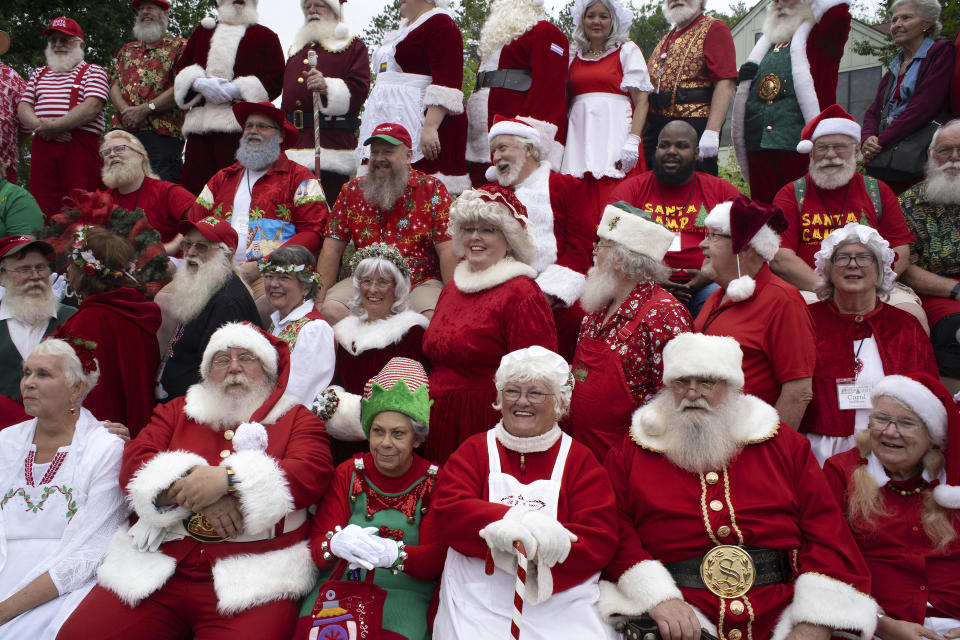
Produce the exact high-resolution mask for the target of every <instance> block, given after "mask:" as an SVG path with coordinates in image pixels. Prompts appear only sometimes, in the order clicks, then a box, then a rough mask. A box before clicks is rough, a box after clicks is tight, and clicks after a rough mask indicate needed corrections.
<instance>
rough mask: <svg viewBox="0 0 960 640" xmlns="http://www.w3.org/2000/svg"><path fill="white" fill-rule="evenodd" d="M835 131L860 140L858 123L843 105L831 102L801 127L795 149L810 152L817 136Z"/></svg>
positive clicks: (834, 132) (827, 134)
mask: <svg viewBox="0 0 960 640" xmlns="http://www.w3.org/2000/svg"><path fill="white" fill-rule="evenodd" d="M836 133H839V134H843V135H845V136H850V137H851V138H853V139H854V140H856V141H857V142H860V125H859V124H857V121H856V120H854V118H853V116H852V115H850V114H849V113H847V112H846V110H845V109H844V108H843V107H841V106H840V105H838V104H832V105H830V106H829V107H827V108H826V109H824V110H823V111H821V112H820V113H819V114H817V116H816V117H815V118H814V119H813V120H811V121H810V122H808V123H807V124H806V125H805V126H804V127H803V131H801V132H800V142H799V143H798V144H797V151H799V152H800V153H810V151H812V150H813V142H814V141H815V140H816V139H817V138H819V137H820V136H829V135H832V134H836Z"/></svg>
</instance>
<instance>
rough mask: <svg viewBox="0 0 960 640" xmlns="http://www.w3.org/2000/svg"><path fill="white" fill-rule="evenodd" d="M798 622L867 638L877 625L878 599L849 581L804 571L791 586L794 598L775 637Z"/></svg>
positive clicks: (866, 639)
mask: <svg viewBox="0 0 960 640" xmlns="http://www.w3.org/2000/svg"><path fill="white" fill-rule="evenodd" d="M801 622H807V623H810V624H816V625H822V626H824V627H829V628H831V629H834V630H837V631H847V632H853V633H856V634H857V637H858V638H861V640H869V638H871V637H873V632H874V630H875V629H876V626H877V603H876V602H875V601H874V599H873V598H871V597H870V596H869V595H867V594H865V593H862V592H860V591H858V590H856V589H854V588H853V587H851V586H850V585H848V584H846V583H844V582H840V581H839V580H836V579H834V578H831V577H829V576H825V575H823V574H820V573H803V574H801V575H800V577H798V578H797V581H796V583H794V587H793V602H791V603H790V606H788V607H787V608H786V609H784V610H783V613H782V614H781V616H780V620H779V622H777V626H776V628H775V629H774V631H773V638H774V640H782V639H783V638H786V637H787V636H788V635H790V632H791V631H793V629H794V627H796V626H797V625H798V624H800V623H801Z"/></svg>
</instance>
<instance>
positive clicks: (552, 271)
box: [537, 264, 586, 307]
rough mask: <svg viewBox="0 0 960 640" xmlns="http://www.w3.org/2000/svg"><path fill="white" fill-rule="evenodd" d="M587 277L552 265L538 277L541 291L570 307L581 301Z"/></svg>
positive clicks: (567, 268)
mask: <svg viewBox="0 0 960 640" xmlns="http://www.w3.org/2000/svg"><path fill="white" fill-rule="evenodd" d="M584 282H586V276H584V275H583V274H582V273H579V272H577V271H574V270H573V269H570V268H569V267H561V266H560V265H558V264H552V265H550V266H549V267H547V268H546V269H544V270H543V271H542V272H541V273H540V275H538V276H537V284H538V285H539V286H540V289H541V291H543V292H544V293H548V294H550V295H552V296H554V297H557V298H559V299H561V300H563V302H564V304H566V305H567V306H568V307H569V306H570V305H572V304H573V303H574V302H576V301H577V300H579V299H580V296H581V295H582V294H583V283H584Z"/></svg>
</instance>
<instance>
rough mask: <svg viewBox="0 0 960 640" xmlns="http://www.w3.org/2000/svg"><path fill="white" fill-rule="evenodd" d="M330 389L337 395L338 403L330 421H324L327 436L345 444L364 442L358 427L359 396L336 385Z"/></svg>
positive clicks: (361, 429)
mask: <svg viewBox="0 0 960 640" xmlns="http://www.w3.org/2000/svg"><path fill="white" fill-rule="evenodd" d="M330 388H331V389H333V391H334V392H335V393H336V394H337V398H338V399H339V400H340V403H339V404H338V405H337V410H336V411H335V412H334V414H333V415H332V416H330V419H329V420H326V421H324V424H326V425H327V434H329V435H330V436H331V437H333V438H336V439H337V440H345V441H347V442H360V441H362V440H366V439H367V438H366V436H364V435H363V427H362V426H361V425H360V396H359V395H358V394H356V393H348V392H347V391H346V390H345V389H344V388H343V387H340V386H337V385H333V386H332V387H330Z"/></svg>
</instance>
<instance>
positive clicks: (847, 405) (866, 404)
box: [837, 378, 873, 409]
mask: <svg viewBox="0 0 960 640" xmlns="http://www.w3.org/2000/svg"><path fill="white" fill-rule="evenodd" d="M872 388H873V385H869V384H857V381H856V378H838V379H837V400H838V401H839V406H840V408H841V409H869V408H870V390H871V389H872Z"/></svg>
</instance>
